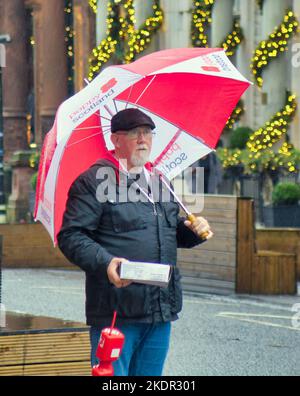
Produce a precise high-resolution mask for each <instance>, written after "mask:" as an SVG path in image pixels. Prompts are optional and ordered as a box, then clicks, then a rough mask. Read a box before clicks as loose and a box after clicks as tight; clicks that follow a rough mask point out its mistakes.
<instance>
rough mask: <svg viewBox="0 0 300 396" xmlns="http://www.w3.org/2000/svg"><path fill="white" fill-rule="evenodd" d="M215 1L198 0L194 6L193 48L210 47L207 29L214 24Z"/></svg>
mask: <svg viewBox="0 0 300 396" xmlns="http://www.w3.org/2000/svg"><path fill="white" fill-rule="evenodd" d="M214 2H215V0H196V1H194V4H193V11H192V27H191V39H192V45H193V47H208V44H209V40H208V35H207V29H208V27H209V25H210V24H211V22H212V8H213V5H214Z"/></svg>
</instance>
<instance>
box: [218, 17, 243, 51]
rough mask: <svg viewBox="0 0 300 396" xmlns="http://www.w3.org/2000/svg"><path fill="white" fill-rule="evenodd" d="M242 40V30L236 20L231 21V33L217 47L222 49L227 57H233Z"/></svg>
mask: <svg viewBox="0 0 300 396" xmlns="http://www.w3.org/2000/svg"><path fill="white" fill-rule="evenodd" d="M243 39H244V35H243V30H242V28H241V26H240V24H239V22H238V20H237V18H235V20H234V21H233V28H232V31H231V32H230V33H229V34H228V35H227V37H226V38H225V39H224V40H223V42H222V43H221V44H220V45H219V47H222V48H224V50H225V51H226V55H227V56H229V57H230V56H233V55H234V54H235V52H236V50H237V47H238V46H239V45H240V44H241V42H242V41H243Z"/></svg>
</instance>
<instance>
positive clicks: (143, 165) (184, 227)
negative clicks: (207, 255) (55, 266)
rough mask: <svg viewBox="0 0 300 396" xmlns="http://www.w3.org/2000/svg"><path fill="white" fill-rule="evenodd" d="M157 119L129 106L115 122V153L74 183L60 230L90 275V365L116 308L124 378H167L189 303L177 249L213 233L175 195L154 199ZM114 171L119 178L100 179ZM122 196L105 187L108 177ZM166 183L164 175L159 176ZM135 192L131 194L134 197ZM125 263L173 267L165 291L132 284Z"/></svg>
mask: <svg viewBox="0 0 300 396" xmlns="http://www.w3.org/2000/svg"><path fill="white" fill-rule="evenodd" d="M154 129H155V124H154V122H153V120H152V119H151V118H150V117H149V116H147V115H146V114H145V113H143V112H142V111H140V110H139V109H135V108H128V109H125V110H122V111H119V112H118V113H116V114H115V115H114V116H113V117H112V119H111V132H112V133H111V141H112V143H113V144H114V146H115V150H114V151H111V152H108V153H107V154H106V156H105V157H104V158H102V159H101V160H99V161H97V162H96V164H94V165H93V166H92V167H91V168H89V169H88V170H87V171H86V172H84V173H83V174H81V175H80V176H79V177H78V178H77V179H76V180H75V182H74V183H73V184H72V186H71V188H70V191H69V198H68V201H67V205H66V211H65V214H64V219H63V225H62V228H61V230H60V233H59V234H58V245H59V247H60V249H61V250H62V252H63V253H64V254H65V256H66V257H67V258H68V259H69V260H70V261H71V262H72V263H74V264H76V265H78V266H79V267H80V268H82V269H83V270H84V271H85V273H86V317H87V324H88V325H90V326H91V328H90V338H91V363H92V365H95V364H97V358H96V349H97V345H98V342H99V337H100V334H101V330H102V329H103V328H105V327H108V326H109V325H110V323H111V320H112V317H113V312H114V311H115V310H116V311H117V315H118V316H117V327H118V329H119V330H120V331H121V332H122V333H123V334H124V335H125V344H124V347H123V351H122V354H121V356H120V358H119V359H118V360H117V361H115V362H114V363H113V365H114V374H115V375H122V376H127V375H129V376H154V375H161V374H162V371H163V365H164V362H165V359H166V356H167V352H168V348H169V339H170V331H171V322H172V321H174V320H176V319H178V316H177V314H178V312H180V311H181V308H182V290H181V285H180V274H179V270H178V268H177V267H176V261H177V247H180V248H191V247H193V246H196V245H198V244H200V243H202V242H203V241H204V240H203V239H202V238H201V237H199V235H201V234H202V233H207V234H208V236H207V237H206V239H209V238H210V237H211V236H212V235H213V234H212V232H211V230H210V226H209V224H208V222H207V221H206V220H205V219H203V218H201V217H199V218H197V220H196V221H195V222H194V223H193V224H191V223H190V222H189V221H186V219H184V218H181V217H179V206H178V204H177V203H176V202H174V199H171V200H170V201H169V202H166V201H165V200H163V199H162V197H161V196H160V195H158V197H154V195H155V194H154V191H153V180H154V176H155V173H156V172H155V169H154V168H153V165H152V164H151V163H149V162H148V161H149V156H150V153H151V148H152V139H153V134H154V132H153V130H154ZM106 171H108V172H107V174H108V175H109V173H110V174H113V175H114V176H115V178H109V177H108V178H105V177H104V178H102V179H101V178H100V180H99V172H100V173H101V174H102V175H103V174H105V172H106ZM124 176H126V183H125V189H126V191H127V190H130V188H132V187H133V186H136V187H137V188H138V189H139V190H140V192H141V198H143V199H140V200H136V199H135V200H134V201H130V200H129V201H126V202H124V200H121V199H120V196H121V190H122V188H123V189H124V183H123V185H122V186H121V184H122V183H121V180H122V179H124ZM111 179H114V182H112V184H113V187H114V188H115V198H111V197H110V196H109V194H108V195H107V196H106V195H105V194H106V193H105V188H103V189H102V188H101V187H102V186H103V185H104V184H105V182H107V180H111ZM156 180H158V182H159V183H160V184H161V181H160V179H159V178H156ZM128 196H130V195H128ZM124 260H129V261H138V262H148V263H162V264H170V265H172V267H173V268H172V269H173V270H172V275H171V278H170V281H169V283H168V286H167V287H166V288H162V287H158V286H152V285H146V284H139V283H134V282H130V281H125V280H122V279H120V277H119V271H118V270H119V266H120V264H121V263H122V261H124Z"/></svg>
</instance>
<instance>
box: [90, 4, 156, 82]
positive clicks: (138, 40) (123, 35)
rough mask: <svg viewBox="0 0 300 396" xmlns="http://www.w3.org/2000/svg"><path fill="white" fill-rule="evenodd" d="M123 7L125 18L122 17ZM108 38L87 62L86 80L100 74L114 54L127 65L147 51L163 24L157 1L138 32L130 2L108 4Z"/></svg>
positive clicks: (132, 6)
mask: <svg viewBox="0 0 300 396" xmlns="http://www.w3.org/2000/svg"><path fill="white" fill-rule="evenodd" d="M120 6H123V9H124V12H123V14H124V15H121V14H122V13H121V12H120ZM106 22H107V32H106V34H107V37H106V38H105V39H104V40H102V41H101V43H100V45H98V47H97V48H95V49H94V50H93V52H92V56H91V58H90V59H89V64H90V68H89V76H88V78H89V80H90V81H91V80H92V79H93V78H94V76H95V75H96V74H98V73H99V71H100V69H101V68H102V66H103V65H104V64H105V63H106V62H107V61H108V60H109V59H110V58H111V57H112V55H113V54H117V56H118V58H119V60H120V61H121V62H124V63H129V62H131V61H133V60H134V58H135V56H136V55H137V54H139V53H141V52H142V51H144V50H145V49H146V47H147V46H148V45H149V43H150V42H151V39H152V37H153V34H154V33H155V32H156V31H157V30H158V29H159V28H160V26H161V25H162V22H163V12H162V10H161V9H160V6H159V0H156V1H155V3H154V5H153V15H151V16H150V17H149V18H147V19H146V21H145V22H144V23H143V25H142V26H141V28H139V29H137V30H136V29H135V23H136V20H135V9H134V5H133V0H111V1H110V2H109V3H108V5H107V19H106Z"/></svg>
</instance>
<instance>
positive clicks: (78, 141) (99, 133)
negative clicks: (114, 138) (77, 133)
mask: <svg viewBox="0 0 300 396" xmlns="http://www.w3.org/2000/svg"><path fill="white" fill-rule="evenodd" d="M101 134H102V132H97V133H94V134H93V135H91V136H87V137H85V138H82V139H80V140H77V142H73V143H71V144H68V145H67V146H66V148H69V147H71V146H74V145H75V144H78V143H81V142H83V141H84V140H87V139H90V138H91V137H94V136H97V135H101Z"/></svg>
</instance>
